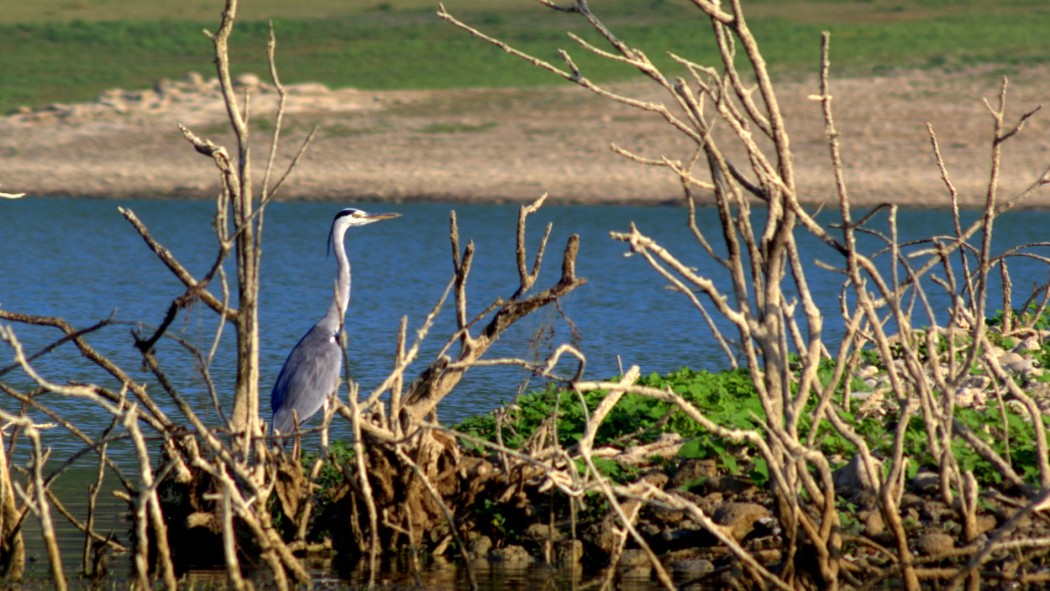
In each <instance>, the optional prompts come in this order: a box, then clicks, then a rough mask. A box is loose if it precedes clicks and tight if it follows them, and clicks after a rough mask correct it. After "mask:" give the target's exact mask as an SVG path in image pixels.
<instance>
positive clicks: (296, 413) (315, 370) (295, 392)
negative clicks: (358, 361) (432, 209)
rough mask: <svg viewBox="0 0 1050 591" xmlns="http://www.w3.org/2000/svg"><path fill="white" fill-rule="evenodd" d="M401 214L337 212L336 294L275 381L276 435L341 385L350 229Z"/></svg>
mask: <svg viewBox="0 0 1050 591" xmlns="http://www.w3.org/2000/svg"><path fill="white" fill-rule="evenodd" d="M400 216H401V214H399V213H366V212H364V211H361V210H360V209H354V208H352V207H348V208H346V209H343V210H341V211H340V212H339V213H337V214H335V218H334V219H333V220H332V229H331V230H330V231H329V233H328V247H329V249H334V250H335V258H336V263H337V264H338V266H339V268H338V271H337V272H336V279H335V294H334V296H333V297H332V303H331V304H330V305H329V306H328V311H327V312H325V315H324V316H323V317H322V318H321V319H320V320H319V321H317V324H314V325H313V328H311V329H310V330H308V331H307V332H306V334H305V335H303V338H301V339H299V342H298V343H297V344H296V345H295V347H293V348H292V352H291V353H289V354H288V358H287V359H285V360H284V365H283V366H282V367H281V373H279V374H278V375H277V381H276V382H274V385H273V392H272V393H271V394H270V408H271V410H272V411H273V416H272V418H271V421H270V429H271V430H272V431H273V433H274V434H275V435H285V436H287V435H290V434H291V433H292V432H293V431H294V430H295V426H296V423H295V421H296V417H298V421H299V423H303V422H305V421H306V420H307V419H309V418H310V417H311V416H313V414H314V413H316V412H317V411H318V410H320V409H321V408H322V407H325V406H327V404H328V396H329V395H330V394H331V393H333V392H335V391H336V388H337V387H338V386H339V374H340V370H341V368H342V365H343V350H342V346H341V345H340V343H339V331H340V330H341V329H342V326H343V317H344V316H345V315H346V308H347V305H348V304H349V303H350V260H349V259H348V258H347V256H346V247H345V245H344V244H343V239H344V237H345V236H346V232H347V230H349V229H350V228H355V227H358V226H365V225H368V224H371V223H374V222H378V221H380V220H389V219H393V218H396V217H400ZM329 252H331V250H330V251H329Z"/></svg>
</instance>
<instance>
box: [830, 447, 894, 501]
mask: <svg viewBox="0 0 1050 591" xmlns="http://www.w3.org/2000/svg"><path fill="white" fill-rule="evenodd" d="M872 461H873V462H874V464H875V466H874V467H875V470H876V471H881V470H882V461H881V460H879V459H878V458H872ZM832 478H833V480H834V482H835V491H836V492H837V493H838V494H839V495H841V496H843V497H846V498H854V497H856V496H857V495H859V494H861V493H864V492H867V491H874V490H876V488H877V487H876V486H875V483H873V482H872V481H871V478H870V477H869V475H868V471H867V469H865V466H864V461H863V460H862V458H861V456H860V454H857V455H855V456H853V458H852V459H851V460H850V461H849V463H847V464H846V465H845V466H843V467H841V468H839V469H838V470H835V473H834V475H833V476H832Z"/></svg>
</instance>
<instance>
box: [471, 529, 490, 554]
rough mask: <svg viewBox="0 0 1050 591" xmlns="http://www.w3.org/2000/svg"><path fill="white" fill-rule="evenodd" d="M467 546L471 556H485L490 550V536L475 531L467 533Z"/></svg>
mask: <svg viewBox="0 0 1050 591" xmlns="http://www.w3.org/2000/svg"><path fill="white" fill-rule="evenodd" d="M467 546H468V547H469V549H470V557H471V558H475V559H478V558H485V557H486V556H488V554H489V551H490V550H492V538H490V537H488V536H483V535H481V534H478V533H476V532H470V534H468V539H467Z"/></svg>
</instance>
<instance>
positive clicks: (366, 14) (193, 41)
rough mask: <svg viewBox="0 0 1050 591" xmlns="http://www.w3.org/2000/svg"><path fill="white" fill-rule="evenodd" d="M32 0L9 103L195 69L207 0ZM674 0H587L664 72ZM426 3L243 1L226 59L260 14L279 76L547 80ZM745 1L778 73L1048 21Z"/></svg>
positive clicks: (582, 58)
mask: <svg viewBox="0 0 1050 591" xmlns="http://www.w3.org/2000/svg"><path fill="white" fill-rule="evenodd" d="M46 4H47V3H33V2H30V3H20V4H19V5H18V8H17V9H15V10H8V8H5V10H4V11H3V14H2V15H0V81H2V82H0V112H9V111H11V110H12V109H14V108H15V107H17V106H19V105H39V104H43V103H48V102H54V101H80V100H90V99H93V98H94V97H95V96H97V95H98V94H99V92H101V91H102V90H105V89H107V88H112V87H123V88H143V87H149V86H150V85H152V84H153V83H154V82H155V81H156V80H158V79H160V78H175V77H180V76H182V75H183V74H184V73H186V72H187V71H191V70H195V71H198V72H201V73H204V74H205V75H211V73H210V71H209V70H208V67H209V63H210V61H211V60H210V48H209V43H208V41H207V39H205V38H204V37H203V36H202V34H201V30H202V29H205V28H214V27H215V26H216V23H217V20H218V15H217V14H216V12H217V6H216V4H215V3H214V2H204V1H200V0H198V1H192V2H186V3H182V2H179V3H175V4H173V5H172V8H168V7H167V6H168V5H167V4H163V5H162V4H157V3H133V6H130V7H129V6H124V5H120V6H117V5H116V4H114V3H111V2H105V1H104V0H81V1H79V2H76V3H70V4H69V5H68V6H66V7H65V8H63V9H61V10H58V9H55V8H54V7H48V6H46ZM125 4H126V3H125ZM687 4H688V2H685V1H684V0H608V1H605V2H595V3H593V8H594V10H596V11H598V12H599V14H601V15H602V16H603V18H604V19H605V21H606V22H607V23H609V24H610V25H615V26H616V30H617V32H618V34H620V35H621V36H622V37H623V38H625V39H630V40H631V41H632V43H634V44H635V45H636V46H637V47H640V48H642V49H644V50H645V51H646V52H647V53H648V55H649V56H650V57H651V58H652V59H654V61H656V62H657V63H658V64H659V65H661V66H662V67H666V68H667V70H668V71H669V72H670V71H677V69H675V68H674V67H673V66H671V62H670V59H669V58H668V57H667V56H666V55H665V52H666V51H668V50H670V49H672V48H675V49H676V50H677V51H680V52H684V53H685V54H686V55H687V57H690V58H693V59H696V60H699V61H700V62H707V63H710V62H712V61H713V60H714V57H715V54H714V48H713V44H712V40H711V36H710V31H709V26H708V25H706V24H705V21H704V20H703V19H701V18H700V14H699V11H696V12H697V14H696V18H695V19H694V18H682V14H686V15H688V14H690V12H689V9H688V7H687V6H686V5H687ZM176 5H177V6H176ZM435 6H436V4H435V3H432V2H428V1H427V2H425V1H423V0H400V1H396V0H395V1H390V2H379V1H376V2H335V1H334V0H327V1H320V2H315V3H310V4H309V5H307V6H305V7H300V6H299V5H298V4H295V5H293V4H289V3H277V2H273V1H270V0H264V1H262V2H253V3H248V4H247V5H246V6H245V7H244V9H245V10H244V12H243V14H242V15H241V18H242V22H241V23H240V24H239V25H238V30H237V33H236V36H237V37H238V38H237V39H236V43H234V44H233V47H234V52H233V55H232V57H233V62H234V63H236V64H238V66H239V69H238V71H239V72H253V73H256V74H259V75H264V74H265V72H266V68H265V45H266V36H267V24H266V22H265V20H264V19H266V18H270V17H272V18H274V25H275V27H276V30H277V34H278V42H279V50H278V59H279V64H280V67H281V71H282V76H283V78H284V80H285V82H288V83H295V82H303V81H319V82H323V83H325V84H328V85H330V86H333V87H342V86H355V87H360V88H367V89H396V88H450V87H469V86H531V85H538V84H551V83H553V82H554V81H555V80H554V79H553V78H552V77H551V76H550V75H549V74H547V73H544V72H542V71H539V70H538V69H536V68H533V67H531V66H529V65H527V64H525V63H524V62H521V61H519V60H516V59H514V58H512V57H510V56H507V55H504V54H502V53H501V52H499V51H498V50H496V49H495V48H491V47H485V46H484V45H483V44H480V43H478V41H477V40H475V39H472V38H471V37H470V36H469V35H467V34H466V33H464V32H463V31H460V30H458V29H456V28H455V27H452V26H451V25H449V24H447V23H444V22H442V21H440V20H439V19H438V18H437V17H436V16H434V8H435ZM446 6H447V7H448V9H449V11H451V12H452V13H453V14H456V15H457V16H459V17H460V18H462V19H463V20H465V21H466V22H468V23H471V24H474V25H476V26H478V27H479V28H481V29H483V30H485V31H486V32H488V33H491V34H493V35H494V36H496V37H499V38H502V39H505V40H507V41H508V42H510V43H512V44H515V45H517V46H519V47H521V48H522V49H525V50H527V51H530V52H533V53H535V54H537V55H540V56H543V57H546V58H548V59H551V60H553V61H558V58H557V53H556V52H557V49H559V48H567V49H574V44H573V42H572V41H570V40H569V39H568V38H567V37H566V36H565V31H566V30H571V31H575V32H577V33H579V34H581V35H582V36H583V37H584V38H587V39H590V40H592V41H596V37H595V36H594V35H593V34H592V33H591V32H590V31H588V30H586V29H585V28H583V27H582V25H581V24H580V19H575V18H572V17H571V15H558V14H554V15H551V14H547V13H546V12H544V11H546V9H544V8H542V7H541V6H539V5H538V4H535V3H530V2H518V1H512V0H492V1H490V2H482V1H480V0H460V1H455V0H450V1H448V2H446ZM162 7H163V8H162ZM683 8H684V12H683ZM748 8H749V13H750V15H751V17H750V18H751V23H752V27H753V29H754V31H755V34H756V35H757V36H758V38H759V40H760V42H761V43H762V45H763V48H764V50H765V55H766V56H768V59H769V60H770V62H771V66H772V67H773V69H774V71H775V72H779V73H780V74H782V75H791V74H796V73H799V72H811V71H813V70H815V69H816V63H817V53H818V52H817V49H815V48H816V47H817V45H818V42H817V40H818V39H819V36H820V31H822V30H824V29H830V30H831V31H832V33H833V34H834V36H835V37H834V38H835V50H834V52H835V54H834V57H835V60H836V69H837V71H838V72H839V73H840V74H842V73H853V74H868V73H871V72H881V71H884V70H887V69H891V68H896V67H937V68H955V67H962V66H968V65H972V64H975V63H1000V64H1006V65H1013V64H1022V63H1037V62H1042V61H1046V59H1047V58H1048V57H1050V47H1048V46H1047V45H1046V43H1045V42H1043V38H1044V32H1045V31H1046V30H1048V29H1050V6H1047V5H1046V4H1045V3H1044V2H1041V1H1036V0H1012V1H1004V2H997V3H987V2H978V0H953V1H948V0H941V1H935V0H924V1H922V2H902V1H889V0H870V1H845V0H839V1H837V2H832V1H825V2H816V1H813V0H785V1H778V2H772V1H769V0H765V1H759V0H755V1H753V2H749V3H748ZM548 12H549V11H548ZM540 15H543V16H544V17H545V18H538V17H539V16H540ZM573 54H574V56H576V58H577V62H578V63H579V65H580V66H581V68H583V71H584V72H585V73H586V74H587V75H588V76H589V77H591V78H593V79H595V80H602V81H608V80H615V79H627V78H629V77H630V75H631V72H630V71H629V70H628V69H626V68H624V67H623V66H622V65H619V64H615V63H609V62H607V61H605V60H599V59H597V58H593V57H591V56H589V55H585V54H586V52H585V51H583V50H581V49H579V48H575V49H574V51H573ZM72 56H75V57H76V59H71V57H72Z"/></svg>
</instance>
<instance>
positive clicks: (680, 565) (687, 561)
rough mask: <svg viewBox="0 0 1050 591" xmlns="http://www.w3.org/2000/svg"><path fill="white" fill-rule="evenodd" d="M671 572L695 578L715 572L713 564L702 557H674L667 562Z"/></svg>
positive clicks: (682, 576)
mask: <svg viewBox="0 0 1050 591" xmlns="http://www.w3.org/2000/svg"><path fill="white" fill-rule="evenodd" d="M667 567H668V568H669V569H670V571H671V573H673V574H675V575H677V576H679V577H681V578H686V579H696V578H699V577H702V576H704V575H707V574H710V573H713V572H715V565H714V564H712V563H711V561H710V560H706V559H703V558H675V559H673V560H671V561H670V562H668V564H667Z"/></svg>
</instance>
